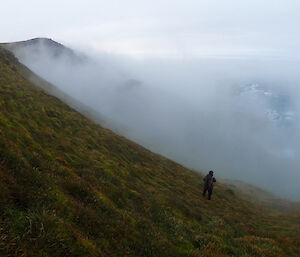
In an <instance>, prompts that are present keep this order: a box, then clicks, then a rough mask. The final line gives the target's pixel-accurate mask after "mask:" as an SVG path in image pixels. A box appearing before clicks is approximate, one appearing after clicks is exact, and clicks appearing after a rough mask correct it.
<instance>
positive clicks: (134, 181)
mask: <svg viewBox="0 0 300 257" xmlns="http://www.w3.org/2000/svg"><path fill="white" fill-rule="evenodd" d="M24 70H25V67H24V66H22V65H21V64H20V63H18V61H17V60H16V59H15V58H14V56H13V55H12V54H10V53H9V52H7V51H6V50H4V49H3V48H1V47H0V176H1V180H0V232H1V233H0V256H49V257H50V256H51V257H55V256H64V257H65V256H93V257H95V256H147V257H150V256H172V257H176V256H178V257H179V256H180V257H183V256H186V257H188V256H189V257H192V256H194V257H196V256H203V257H204V256H212V257H218V256H268V257H269V256H276V257H279V256H299V252H300V236H299V234H300V232H299V231H300V219H299V217H300V215H299V213H285V212H278V211H272V210H271V209H265V208H263V207H261V206H256V205H255V204H254V203H252V202H250V201H247V200H245V199H242V198H239V196H238V191H236V190H234V191H233V190H232V189H230V188H229V187H227V186H225V185H222V184H219V183H217V184H216V187H215V192H214V195H213V200H212V201H208V200H206V199H203V198H202V196H201V191H202V186H203V184H202V176H201V175H200V174H198V173H196V172H193V171H190V170H188V169H186V168H184V167H182V166H181V165H179V164H176V163H174V162H172V161H170V160H168V159H166V158H164V157H162V156H160V155H157V154H154V153H152V152H150V151H148V150H146V149H144V148H142V147H141V146H139V145H137V144H135V143H133V142H131V141H129V140H127V139H125V138H123V137H121V136H118V135H116V134H114V133H113V132H111V131H110V130H108V129H105V128H102V127H101V126H99V125H97V124H95V123H94V122H92V121H90V120H89V119H87V118H85V117H84V116H82V115H81V114H79V113H78V112H76V111H75V110H73V109H71V108H70V107H68V106H67V105H66V104H64V103H63V102H61V101H60V100H58V99H57V98H55V97H53V96H50V95H48V94H46V93H44V91H42V90H41V89H38V88H37V87H35V86H34V85H32V84H31V83H30V82H29V81H28V80H27V79H26V78H25V77H23V76H24V75H21V74H24ZM27 74H28V71H27Z"/></svg>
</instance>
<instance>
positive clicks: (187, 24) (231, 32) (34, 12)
mask: <svg viewBox="0 0 300 257" xmlns="http://www.w3.org/2000/svg"><path fill="white" fill-rule="evenodd" d="M299 13H300V1H297V0H265V1H261V0H243V1H240V0H226V1H221V0H185V1H183V0H182V1H174V0H151V1H148V0H147V1H146V0H144V1H143V0H142V1H141V0H126V1H123V0H110V1H107V0H106V1H103V0H85V1H74V0H51V1H48V0H45V1H40V0H27V1H20V0H19V1H17V0H10V1H3V2H1V9H0V31H1V33H0V41H2V42H5V41H16V40H24V39H29V38H33V37H50V38H52V39H54V40H57V41H60V42H62V43H65V44H67V45H70V46H79V47H82V48H85V47H87V46H88V47H91V49H94V50H97V51H105V52H109V53H115V54H124V55H130V56H134V57H157V56H160V57H162V56H166V57H172V58H178V57H179V58H181V57H196V56H203V55H204V56H222V57H223V56H226V57H244V56H246V57H249V56H260V57H272V58H278V57H279V58H284V57H288V58H291V57H295V58H298V57H299V56H300V54H299V50H300V46H299V37H300V34H299V19H300V15H299Z"/></svg>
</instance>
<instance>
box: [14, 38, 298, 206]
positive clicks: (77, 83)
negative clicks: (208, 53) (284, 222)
mask: <svg viewBox="0 0 300 257" xmlns="http://www.w3.org/2000/svg"><path fill="white" fill-rule="evenodd" d="M15 54H16V56H17V57H18V58H19V60H20V61H21V62H22V63H24V64H25V65H27V66H28V67H29V68H30V69H31V70H33V71H34V72H36V73H37V74H38V75H40V76H41V77H43V78H45V79H46V80H48V81H49V82H51V83H52V84H54V85H56V86H57V87H58V88H60V89H61V90H63V91H64V92H66V93H67V94H69V95H70V96H72V97H74V98H76V99H78V100H80V101H81V102H83V103H84V104H86V105H89V106H91V107H92V108H93V109H95V110H97V111H98V112H99V113H101V114H103V115H105V116H107V117H109V118H110V119H111V120H113V121H115V122H116V124H119V125H120V128H126V129H125V130H123V131H122V132H121V133H122V134H123V135H125V136H126V137H128V138H130V139H132V140H134V141H136V142H138V143H140V144H142V145H144V146H146V147H147V148H149V149H151V150H153V151H155V152H158V153H160V154H163V155H165V156H167V157H169V158H172V159H173V160H176V161H178V162H180V163H182V164H184V165H186V166H187V167H190V168H193V169H195V170H198V171H201V172H207V171H208V170H211V169H212V170H215V174H216V176H217V177H218V176H219V177H224V178H232V179H240V180H243V181H246V182H249V183H252V184H255V185H258V186H260V187H262V188H264V189H266V190H270V191H272V192H273V193H275V194H277V195H279V196H282V197H288V198H290V199H295V200H300V187H299V182H300V171H299V168H298V167H299V164H300V163H299V162H300V161H299V160H300V159H299V157H300V156H299V153H300V152H299V150H300V144H299V143H300V142H299V134H298V131H299V125H300V120H299V109H300V106H299V103H300V102H299V101H298V100H299V97H300V74H299V72H298V71H297V67H298V65H299V62H300V61H299V60H279V59H261V58H258V57H256V58H252V59H249V58H248V59H247V58H232V59H230V58H195V59H192V58H188V59H184V58H178V59H158V58H156V59H143V60H142V59H129V58H125V57H122V56H113V55H108V54H99V53H98V54H96V53H90V52H88V50H86V51H85V54H86V56H85V57H84V58H79V57H78V58H77V57H76V56H73V55H69V54H64V53H61V54H59V55H53V49H51V47H50V48H49V46H48V45H44V44H43V43H40V44H38V45H32V46H30V47H28V46H27V47H26V48H20V49H19V50H18V51H16V52H15Z"/></svg>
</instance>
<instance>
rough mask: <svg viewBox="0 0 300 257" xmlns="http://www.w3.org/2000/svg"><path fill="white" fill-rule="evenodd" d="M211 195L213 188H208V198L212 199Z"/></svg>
mask: <svg viewBox="0 0 300 257" xmlns="http://www.w3.org/2000/svg"><path fill="white" fill-rule="evenodd" d="M211 195H212V188H209V189H208V199H209V200H210V199H211Z"/></svg>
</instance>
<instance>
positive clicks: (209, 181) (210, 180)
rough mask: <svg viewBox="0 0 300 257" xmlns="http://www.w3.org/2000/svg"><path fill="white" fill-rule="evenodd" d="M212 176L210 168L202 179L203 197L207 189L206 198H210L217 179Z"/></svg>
mask: <svg viewBox="0 0 300 257" xmlns="http://www.w3.org/2000/svg"><path fill="white" fill-rule="evenodd" d="M213 176H214V172H213V171H212V170H211V171H210V172H209V173H208V174H207V175H206V176H205V177H204V179H203V181H204V189H203V196H204V197H205V194H206V191H208V200H210V199H211V195H212V191H213V188H214V183H215V182H217V180H216V179H215V178H214V177H213Z"/></svg>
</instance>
